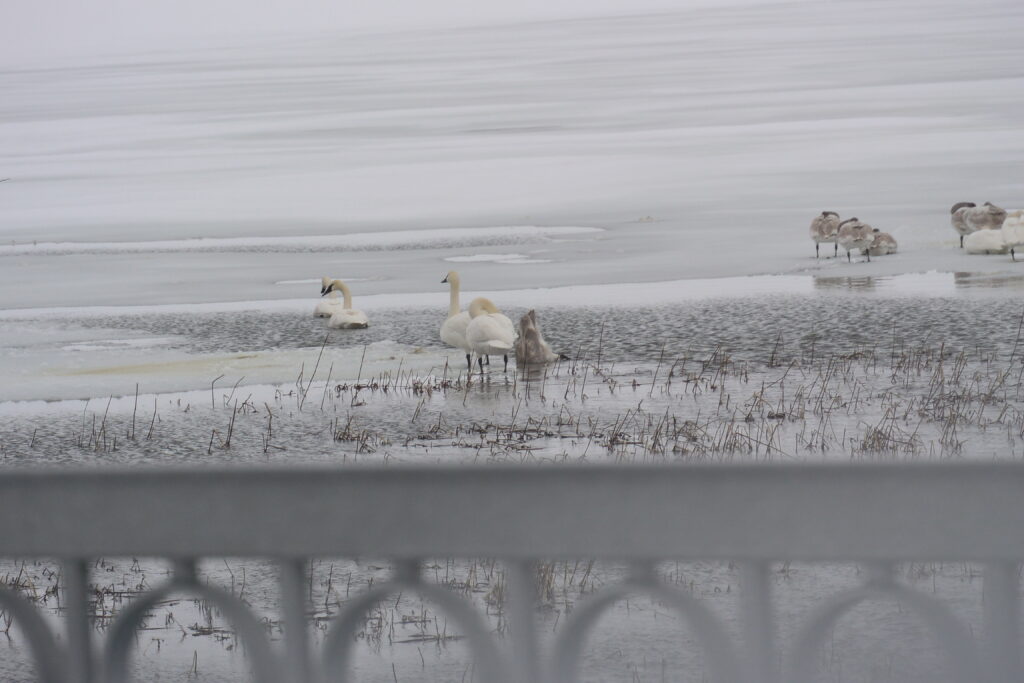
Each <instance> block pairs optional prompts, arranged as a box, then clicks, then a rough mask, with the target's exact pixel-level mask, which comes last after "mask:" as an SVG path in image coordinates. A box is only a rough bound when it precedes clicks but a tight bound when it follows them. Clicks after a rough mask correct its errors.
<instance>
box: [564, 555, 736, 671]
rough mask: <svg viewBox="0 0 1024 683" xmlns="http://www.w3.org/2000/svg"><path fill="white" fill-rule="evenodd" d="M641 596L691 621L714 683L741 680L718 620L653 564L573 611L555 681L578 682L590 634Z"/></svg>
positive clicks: (639, 566) (637, 569)
mask: <svg viewBox="0 0 1024 683" xmlns="http://www.w3.org/2000/svg"><path fill="white" fill-rule="evenodd" d="M638 593H639V594H643V595H647V596H649V597H652V598H654V599H656V600H659V601H661V602H664V603H665V604H667V605H668V606H669V607H670V608H671V609H672V610H673V611H675V612H676V614H678V615H679V616H681V617H682V618H683V619H685V620H687V621H689V622H690V624H691V626H692V627H693V629H694V632H695V633H696V634H697V638H698V639H699V640H700V641H701V644H702V645H703V646H704V649H705V651H706V652H707V653H708V662H709V664H710V666H709V669H710V673H711V680H712V681H716V682H717V683H730V682H731V681H738V680H740V679H741V677H740V673H739V664H738V660H737V658H736V652H735V650H734V648H733V646H732V643H731V641H730V639H729V636H728V635H727V634H726V631H725V629H724V628H723V627H722V625H721V623H720V622H719V620H718V618H717V617H715V615H714V614H712V613H711V611H710V610H709V609H708V608H707V607H705V606H704V605H703V604H702V603H700V602H698V601H697V600H695V599H693V598H691V597H690V596H688V595H686V594H684V593H681V592H679V591H677V590H674V589H672V588H670V587H668V586H666V585H664V584H663V583H661V582H660V581H659V580H658V578H657V576H656V575H655V572H654V568H653V566H652V565H650V564H648V563H637V564H636V565H634V566H633V567H632V568H631V569H630V573H629V576H628V577H627V579H626V580H625V581H623V582H622V583H620V584H618V585H616V586H612V587H610V588H604V589H602V590H601V591H600V592H599V593H596V594H595V595H592V596H590V598H589V599H588V600H587V601H586V602H585V603H583V604H582V605H580V606H579V607H577V608H576V609H575V610H574V611H573V613H572V616H571V617H569V620H568V622H567V623H566V625H565V627H564V629H563V630H562V633H561V634H560V635H559V637H558V639H557V640H556V642H555V647H554V652H555V655H554V663H553V664H554V666H553V668H554V672H553V673H554V680H556V681H559V683H575V681H576V680H577V678H578V668H579V660H580V657H581V655H582V653H583V645H584V644H585V642H586V638H587V636H588V635H589V634H590V631H591V630H593V628H594V626H595V625H596V624H597V621H598V620H599V619H600V618H601V616H602V615H603V614H604V613H605V612H606V611H607V610H608V608H610V607H611V606H612V605H614V604H615V603H616V602H619V601H620V600H624V599H625V598H627V597H628V596H630V595H635V594H638Z"/></svg>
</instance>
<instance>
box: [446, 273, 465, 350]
mask: <svg viewBox="0 0 1024 683" xmlns="http://www.w3.org/2000/svg"><path fill="white" fill-rule="evenodd" d="M441 282H442V283H444V282H447V283H448V285H449V290H450V291H449V301H448V317H447V318H445V320H444V322H443V323H441V330H440V332H441V341H443V342H444V343H445V344H447V345H448V346H454V347H455V348H457V349H462V350H463V351H465V352H466V354H467V355H468V354H469V353H470V352H471V351H472V349H470V348H469V342H467V341H466V328H467V327H469V321H470V316H469V311H460V310H459V308H460V306H459V274H458V273H457V272H455V271H454V270H451V271H448V275H446V276H445V278H444V280H441Z"/></svg>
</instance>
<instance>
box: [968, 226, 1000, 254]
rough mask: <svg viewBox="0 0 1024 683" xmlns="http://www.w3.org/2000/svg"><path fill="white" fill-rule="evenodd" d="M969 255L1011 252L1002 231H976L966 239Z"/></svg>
mask: <svg viewBox="0 0 1024 683" xmlns="http://www.w3.org/2000/svg"><path fill="white" fill-rule="evenodd" d="M964 249H965V250H966V251H967V253H968V254H1005V253H1006V252H1008V251H1009V250H1010V247H1009V246H1008V245H1007V244H1006V240H1004V239H1003V231H1002V230H975V231H974V232H972V233H971V234H969V235H968V236H967V237H965V238H964Z"/></svg>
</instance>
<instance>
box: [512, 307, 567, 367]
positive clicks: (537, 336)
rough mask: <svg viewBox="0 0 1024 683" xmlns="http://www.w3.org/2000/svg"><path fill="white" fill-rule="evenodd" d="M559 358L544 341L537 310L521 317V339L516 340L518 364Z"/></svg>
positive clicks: (552, 360) (546, 361)
mask: <svg viewBox="0 0 1024 683" xmlns="http://www.w3.org/2000/svg"><path fill="white" fill-rule="evenodd" d="M556 360H558V354H557V353H555V352H554V351H552V350H551V346H550V345H549V344H548V343H547V342H546V341H544V337H543V336H541V333H540V325H538V324H537V312H536V311H534V310H533V309H530V312H529V313H527V314H526V315H524V316H523V317H522V318H520V319H519V339H517V340H516V364H517V366H518V365H531V364H537V365H541V364H544V363H553V362H554V361H556Z"/></svg>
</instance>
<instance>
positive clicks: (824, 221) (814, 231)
mask: <svg viewBox="0 0 1024 683" xmlns="http://www.w3.org/2000/svg"><path fill="white" fill-rule="evenodd" d="M838 236H839V214H838V213H836V212H835V211H822V212H821V215H820V216H815V217H814V220H813V221H811V239H812V240H814V258H818V256H819V253H818V244H819V243H821V242H832V243H833V244H835V245H836V246H835V249H834V250H833V252H834V253H833V256H838V255H839V243H838V241H837V239H838Z"/></svg>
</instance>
